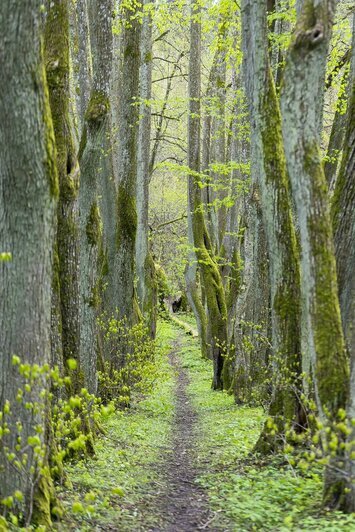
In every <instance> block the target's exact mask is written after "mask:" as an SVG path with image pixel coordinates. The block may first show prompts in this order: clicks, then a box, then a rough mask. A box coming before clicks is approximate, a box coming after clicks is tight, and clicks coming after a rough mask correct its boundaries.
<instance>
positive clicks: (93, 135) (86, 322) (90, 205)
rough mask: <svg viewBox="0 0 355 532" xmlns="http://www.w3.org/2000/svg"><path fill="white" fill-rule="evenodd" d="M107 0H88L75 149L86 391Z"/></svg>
mask: <svg viewBox="0 0 355 532" xmlns="http://www.w3.org/2000/svg"><path fill="white" fill-rule="evenodd" d="M111 16H112V2H111V0H107V1H106V0H105V2H102V1H98V0H90V1H89V20H90V36H91V47H92V50H93V86H92V91H91V95H90V100H89V104H88V108H87V111H86V114H85V125H84V129H83V135H82V139H81V145H80V150H79V160H80V168H81V185H80V192H79V208H80V269H81V279H80V333H81V339H80V362H81V367H82V369H83V373H84V381H85V385H86V387H87V389H88V390H89V392H90V393H96V390H97V371H96V370H97V351H98V346H97V332H98V331H97V317H98V311H99V308H100V303H101V294H100V277H99V252H100V248H101V246H102V220H101V213H100V208H99V197H98V192H99V184H102V179H103V177H102V172H105V175H107V174H106V168H105V160H106V158H107V156H108V155H107V153H106V152H105V148H107V131H108V124H109V121H110V100H109V98H110V71H111V67H112V46H111V42H112V38H111V41H110V35H112V28H111V24H112V19H111Z"/></svg>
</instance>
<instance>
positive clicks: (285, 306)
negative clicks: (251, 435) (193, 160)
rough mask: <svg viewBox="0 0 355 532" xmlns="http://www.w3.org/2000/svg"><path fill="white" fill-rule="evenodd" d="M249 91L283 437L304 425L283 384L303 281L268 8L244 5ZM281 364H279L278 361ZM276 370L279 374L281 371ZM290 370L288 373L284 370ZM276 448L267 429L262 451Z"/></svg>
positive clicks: (296, 355)
mask: <svg viewBox="0 0 355 532" xmlns="http://www.w3.org/2000/svg"><path fill="white" fill-rule="evenodd" d="M242 6H243V8H242V23H243V48H244V51H245V52H244V65H245V78H246V92H247V97H248V99H249V107H250V116H251V128H252V129H251V146H252V157H251V164H252V169H251V172H252V181H254V182H255V183H258V184H259V187H260V196H261V205H262V213H263V220H264V227H265V233H266V239H267V244H268V251H269V260H270V264H269V268H270V270H269V271H270V290H271V295H270V300H271V319H272V344H273V354H274V356H275V357H276V358H275V370H276V371H275V372H274V373H275V382H274V390H273V397H272V402H271V406H270V415H272V416H273V417H274V418H275V422H276V423H277V425H278V428H279V431H280V432H281V433H282V431H283V427H284V422H285V421H286V420H287V421H291V422H297V423H299V405H298V401H297V398H296V394H294V391H293V390H292V389H291V387H289V388H288V387H287V386H286V383H285V382H284V380H285V378H286V375H287V374H288V373H289V372H290V375H291V379H292V380H293V383H294V384H296V383H297V372H298V371H299V369H298V362H299V360H300V323H299V322H300V310H299V308H300V281H299V259H298V254H297V246H296V236H295V230H294V226H293V220H292V213H291V200H290V194H289V190H288V175H287V170H286V161H285V155H284V147H283V140H282V133H281V116H280V110H279V105H278V101H277V97H276V91H275V85H274V81H273V78H272V76H271V69H270V65H269V57H268V47H267V28H266V6H265V4H264V2H262V1H255V2H251V1H250V0H245V1H243V3H242ZM278 359H279V360H278ZM276 368H277V369H276ZM285 370H286V371H285ZM276 443H277V441H276V440H274V439H273V438H269V436H268V431H267V430H264V431H263V433H262V434H261V437H260V440H259V442H258V445H257V447H258V449H259V450H261V451H264V450H267V449H268V448H269V447H270V446H271V447H273V446H274V445H275V444H276Z"/></svg>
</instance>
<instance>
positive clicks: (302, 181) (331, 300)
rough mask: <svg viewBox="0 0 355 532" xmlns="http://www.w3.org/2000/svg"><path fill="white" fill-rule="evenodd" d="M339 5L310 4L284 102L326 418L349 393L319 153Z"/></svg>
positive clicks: (338, 485)
mask: <svg viewBox="0 0 355 532" xmlns="http://www.w3.org/2000/svg"><path fill="white" fill-rule="evenodd" d="M335 4H336V2H335V1H329V0H327V1H326V0H324V1H321V2H318V1H312V0H304V2H303V7H302V10H301V13H300V16H299V19H298V22H297V25H296V30H295V33H294V35H293V39H292V42H291V45H290V49H289V52H288V55H287V59H286V67H285V73H284V84H283V88H282V95H281V107H282V115H283V135H284V142H285V152H286V157H287V164H288V170H289V174H290V178H291V184H292V192H293V196H294V200H295V204H296V209H297V215H298V221H299V226H300V242H301V249H302V256H301V275H302V285H301V291H302V296H303V298H304V302H305V313H306V319H307V331H306V334H307V339H308V349H309V352H310V356H311V364H312V368H313V373H314V386H315V395H316V400H317V404H318V409H319V412H320V414H321V416H322V417H324V411H325V410H326V411H327V412H328V414H329V415H330V416H331V417H335V416H336V415H337V413H338V410H339V408H345V405H346V400H347V389H348V366H347V361H346V356H345V347H344V338H343V332H342V326H341V319H340V309H339V301H338V293H337V277H336V265H335V256H334V246H333V238H332V227H331V220H330V212H329V202H328V197H327V184H326V181H325V176H324V171H323V166H322V161H321V154H320V149H319V142H320V132H321V128H320V125H321V122H322V119H321V117H322V102H323V99H322V98H320V95H321V94H322V93H323V89H324V80H325V67H326V60H327V53H328V47H329V42H330V37H331V29H332V24H333V16H334V9H335ZM339 452H340V453H341V451H340V450H339ZM341 492H342V480H341V479H340V478H339V475H337V474H336V473H335V474H332V473H331V469H330V468H327V471H326V480H325V501H326V502H327V504H329V505H331V506H333V505H337V504H338V500H339V497H341Z"/></svg>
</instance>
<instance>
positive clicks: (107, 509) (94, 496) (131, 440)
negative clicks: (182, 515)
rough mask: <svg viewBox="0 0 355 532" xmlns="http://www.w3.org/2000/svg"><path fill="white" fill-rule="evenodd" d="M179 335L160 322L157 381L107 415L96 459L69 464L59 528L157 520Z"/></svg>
mask: <svg viewBox="0 0 355 532" xmlns="http://www.w3.org/2000/svg"><path fill="white" fill-rule="evenodd" d="M175 337H176V334H175V333H174V331H173V329H172V328H171V326H170V325H169V324H167V323H165V322H161V323H160V324H159V330H158V348H157V355H156V365H157V368H158V369H157V375H156V385H155V386H154V388H153V390H152V392H151V393H149V395H148V396H147V397H146V398H144V399H142V400H140V401H139V402H136V403H135V402H134V401H133V403H132V407H131V408H130V409H129V410H125V411H122V412H119V411H118V412H116V413H114V414H112V415H111V416H110V417H109V418H108V419H107V420H106V421H104V423H103V425H104V430H105V435H104V436H102V437H100V439H98V441H97V442H96V445H95V448H96V456H95V459H89V460H86V461H81V462H77V463H75V464H73V465H69V466H68V465H67V467H66V472H67V475H68V483H67V486H66V487H65V488H64V489H63V490H62V491H61V493H60V498H61V500H62V503H63V506H64V509H65V518H64V519H63V520H62V521H60V523H59V524H58V530H61V531H62V530H80V531H82V532H84V531H89V530H90V531H91V530H120V532H125V531H133V530H134V531H138V530H147V529H149V527H152V526H155V525H156V524H157V520H158V517H159V516H157V515H156V512H155V511H154V505H155V499H156V497H157V496H158V495H159V489H160V487H159V486H160V476H159V463H160V462H161V459H162V455H163V454H164V451H165V450H166V449H167V448H168V447H169V441H170V436H171V433H170V431H171V421H172V415H173V411H174V405H173V385H174V378H173V377H174V376H173V372H172V368H171V366H170V365H169V362H168V359H167V353H168V352H169V351H170V350H171V345H172V342H173V340H174V338H175Z"/></svg>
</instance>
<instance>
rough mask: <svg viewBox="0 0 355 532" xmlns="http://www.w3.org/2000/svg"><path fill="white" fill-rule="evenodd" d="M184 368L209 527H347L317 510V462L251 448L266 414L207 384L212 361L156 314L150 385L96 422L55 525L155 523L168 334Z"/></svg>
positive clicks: (133, 527) (351, 525)
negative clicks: (91, 446)
mask: <svg viewBox="0 0 355 532" xmlns="http://www.w3.org/2000/svg"><path fill="white" fill-rule="evenodd" d="M177 336H179V337H180V339H181V350H180V356H181V360H182V363H183V366H184V367H186V368H187V369H188V371H189V374H190V385H189V392H190V394H191V399H192V401H193V404H194V406H195V408H196V411H197V413H198V416H199V432H200V434H199V440H198V444H197V445H198V449H197V450H198V453H197V460H198V464H197V465H198V466H199V471H200V474H199V478H198V482H199V483H200V484H201V485H202V486H203V487H204V488H205V489H206V491H207V493H208V496H209V501H210V505H211V510H212V511H213V512H214V514H213V515H214V518H213V521H212V523H211V527H212V529H213V530H216V531H217V530H225V531H238V532H239V531H249V530H250V531H253V530H261V531H281V532H286V531H288V530H293V531H313V530H315V531H325V532H338V531H355V517H354V516H345V515H343V514H341V513H339V512H333V513H328V514H327V513H325V512H324V511H322V510H321V495H322V479H321V476H320V475H319V474H318V473H317V471H310V470H309V471H308V472H307V473H302V472H300V471H299V470H294V469H292V468H290V467H289V466H288V465H287V464H286V462H285V460H284V459H283V457H282V456H278V457H274V458H273V459H272V460H261V459H260V458H259V459H258V458H256V457H254V456H253V455H252V454H251V451H252V449H253V446H254V443H255V442H256V440H257V438H258V435H259V431H260V427H261V425H262V422H263V420H264V418H265V415H264V413H263V411H262V410H261V409H258V408H248V407H239V406H237V405H235V404H234V400H233V397H232V396H230V395H228V394H227V393H224V392H214V391H212V390H211V376H212V364H211V362H208V361H207V362H206V361H204V360H202V359H201V356H200V350H199V345H198V341H197V340H194V339H193V338H191V337H190V336H187V335H185V334H184V333H183V332H182V331H181V330H179V329H178V328H177V327H175V326H174V325H172V324H170V323H166V322H163V321H161V322H160V325H159V330H158V343H159V345H160V348H159V350H158V355H157V364H158V367H159V371H158V375H157V382H156V386H155V387H154V389H153V391H152V392H151V393H150V394H149V395H148V396H147V397H146V398H145V399H143V400H141V401H140V402H136V403H133V405H132V408H131V409H130V410H128V411H125V412H121V413H120V412H118V413H116V414H113V415H112V416H111V417H110V418H108V419H107V420H106V422H105V430H106V435H105V436H103V437H101V438H100V439H98V441H97V444H96V451H97V454H96V459H94V460H88V461H86V462H80V463H76V464H75V465H73V466H71V467H69V468H67V472H68V479H69V481H70V482H71V484H72V487H71V488H66V489H63V491H62V494H61V498H62V501H63V505H64V508H65V515H66V517H65V519H64V521H61V522H60V523H59V525H58V530H60V531H62V530H75V531H82V532H85V531H89V530H95V528H96V527H97V526H98V525H99V527H100V528H99V529H100V530H105V529H108V527H109V525H113V526H115V527H117V528H118V529H119V530H120V531H122V532H126V531H127V532H128V531H134V532H136V531H140V530H141V531H145V530H149V529H150V528H153V527H156V528H158V529H159V524H160V523H161V521H160V516H159V508H158V501H159V496H160V493H162V494H164V493H165V491H166V480H165V479H164V473H163V471H164V455H165V456H166V453H167V452H169V447H170V438H171V423H172V416H173V412H174V404H173V399H174V396H173V395H174V389H173V387H174V375H173V370H172V368H171V366H170V365H169V363H168V360H167V353H168V352H169V350H170V349H171V345H172V343H173V341H174V340H175V339H176V338H177Z"/></svg>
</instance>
